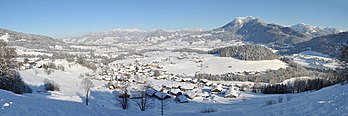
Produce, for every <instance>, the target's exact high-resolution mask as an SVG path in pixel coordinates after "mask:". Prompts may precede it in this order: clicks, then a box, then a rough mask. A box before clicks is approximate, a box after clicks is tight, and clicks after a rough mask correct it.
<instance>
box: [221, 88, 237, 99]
mask: <svg viewBox="0 0 348 116" xmlns="http://www.w3.org/2000/svg"><path fill="white" fill-rule="evenodd" d="M240 94H241V93H240V91H238V90H236V89H235V88H234V87H230V88H228V89H227V91H226V92H225V96H224V97H225V98H236V97H238V96H240Z"/></svg>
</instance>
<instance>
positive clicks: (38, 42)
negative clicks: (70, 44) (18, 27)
mask: <svg viewBox="0 0 348 116" xmlns="http://www.w3.org/2000/svg"><path fill="white" fill-rule="evenodd" d="M1 40H3V41H5V42H7V44H8V45H11V46H22V47H26V48H35V49H37V48H39V49H42V48H47V49H48V48H49V46H55V45H61V44H64V42H62V41H61V40H58V39H53V38H52V37H49V36H45V35H37V34H27V33H22V32H16V31H12V30H8V29H2V28H0V41H1Z"/></svg>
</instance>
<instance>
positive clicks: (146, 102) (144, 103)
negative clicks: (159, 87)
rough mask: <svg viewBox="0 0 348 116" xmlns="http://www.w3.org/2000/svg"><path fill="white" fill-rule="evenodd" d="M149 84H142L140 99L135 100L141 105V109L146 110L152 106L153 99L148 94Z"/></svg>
mask: <svg viewBox="0 0 348 116" xmlns="http://www.w3.org/2000/svg"><path fill="white" fill-rule="evenodd" d="M147 88H148V86H142V87H141V88H140V91H139V97H140V98H139V99H136V100H135V104H136V105H137V106H138V107H139V109H140V111H145V110H146V109H148V108H151V107H152V100H151V99H149V97H148V96H147V95H146V89H147Z"/></svg>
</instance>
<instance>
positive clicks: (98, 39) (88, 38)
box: [63, 29, 201, 44]
mask: <svg viewBox="0 0 348 116" xmlns="http://www.w3.org/2000/svg"><path fill="white" fill-rule="evenodd" d="M200 31H201V30H180V31H172V30H160V29H157V30H152V31H145V30H140V29H114V30H111V31H105V32H96V33H90V34H87V35H84V36H80V37H71V38H65V39H63V41H65V42H67V43H82V44H117V43H121V42H122V43H134V42H135V43H136V42H144V41H146V42H150V43H156V42H159V41H163V40H167V39H171V38H178V37H182V36H185V35H188V34H191V33H196V32H200Z"/></svg>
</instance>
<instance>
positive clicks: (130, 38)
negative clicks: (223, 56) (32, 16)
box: [64, 16, 340, 46]
mask: <svg viewBox="0 0 348 116" xmlns="http://www.w3.org/2000/svg"><path fill="white" fill-rule="evenodd" d="M337 32H340V30H339V29H336V28H320V27H315V26H309V25H304V24H298V25H295V26H291V27H287V26H282V25H278V24H273V23H268V22H266V21H264V20H262V19H258V18H255V17H252V16H246V17H236V18H235V19H234V20H232V21H231V22H229V23H227V24H226V25H224V26H222V27H219V28H216V29H212V30H207V31H202V30H178V31H172V30H152V31H144V30H140V29H115V30H111V31H105V32H97V33H90V34H87V35H84V36H80V37H72V38H66V39H64V41H65V42H68V43H82V44H97V45H100V44H103V45H105V44H107V45H110V44H111V45H114V44H118V43H120V42H121V43H127V44H129V43H139V42H140V43H143V44H145V45H156V44H162V43H171V42H176V43H178V42H179V43H178V44H172V45H183V44H187V43H188V44H189V45H190V44H191V43H193V42H195V41H199V42H200V43H202V42H209V41H221V42H230V41H236V40H238V41H245V42H252V43H260V44H270V45H277V46H279V45H280V46H284V45H294V44H298V43H301V42H306V41H309V40H310V39H312V37H317V36H323V35H328V34H335V33H337ZM167 45H168V44H167Z"/></svg>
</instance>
